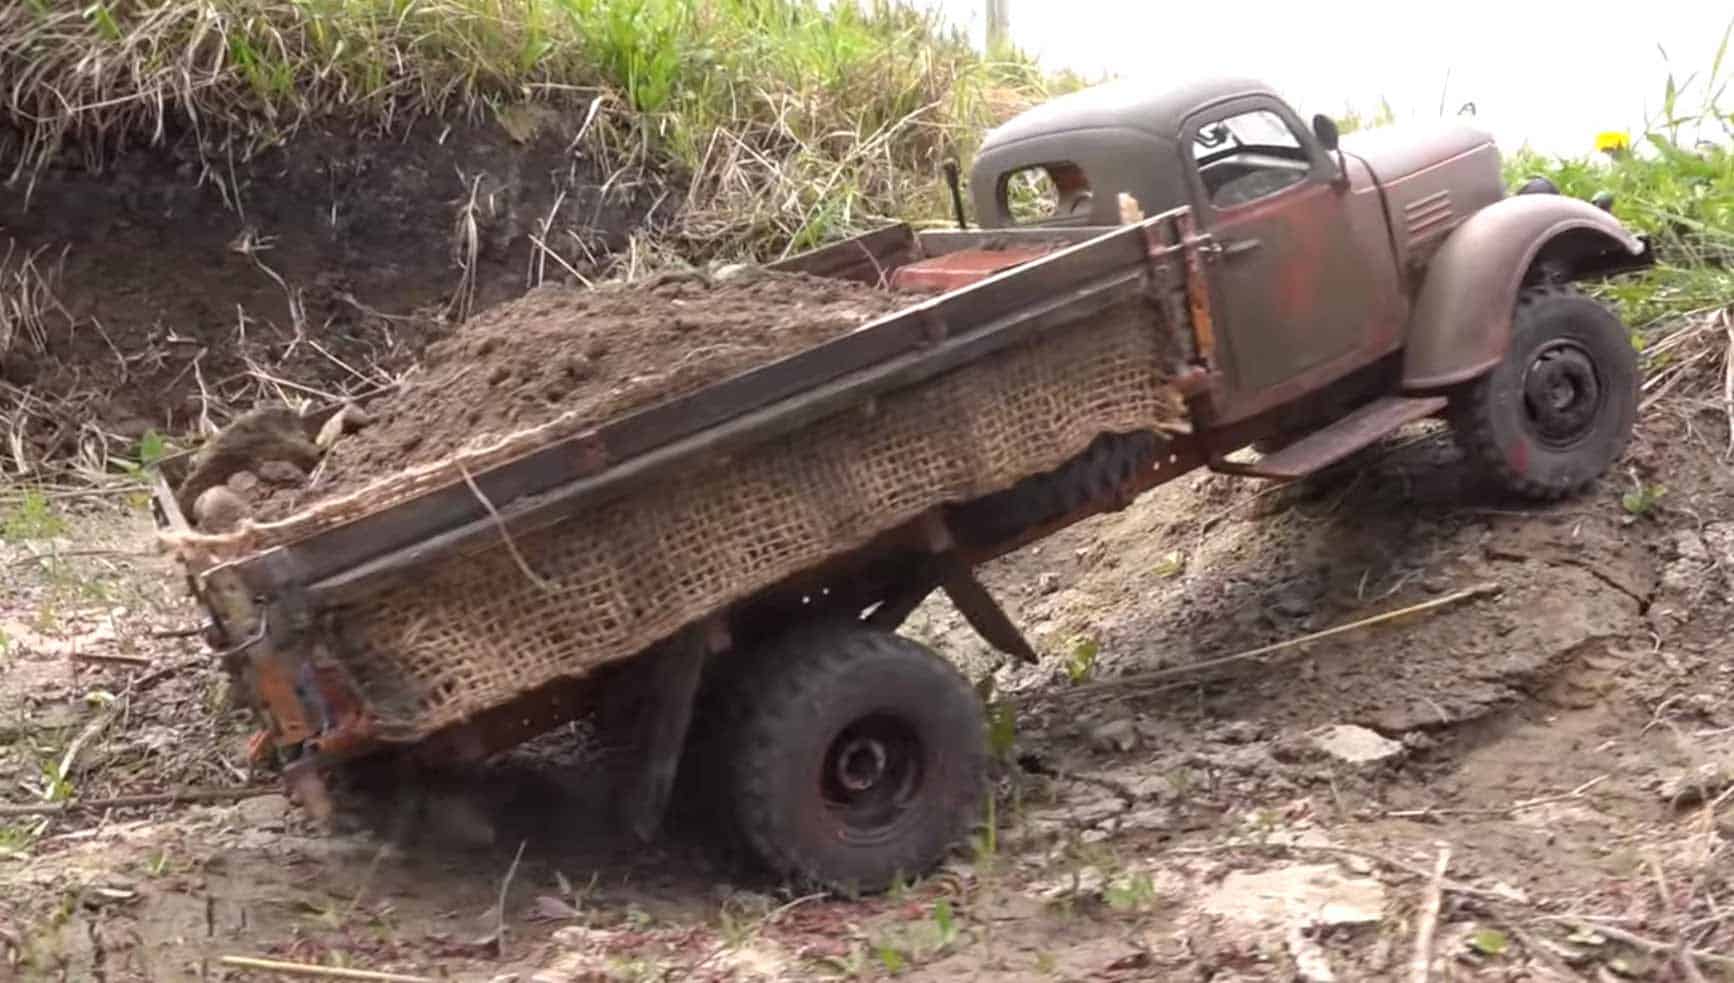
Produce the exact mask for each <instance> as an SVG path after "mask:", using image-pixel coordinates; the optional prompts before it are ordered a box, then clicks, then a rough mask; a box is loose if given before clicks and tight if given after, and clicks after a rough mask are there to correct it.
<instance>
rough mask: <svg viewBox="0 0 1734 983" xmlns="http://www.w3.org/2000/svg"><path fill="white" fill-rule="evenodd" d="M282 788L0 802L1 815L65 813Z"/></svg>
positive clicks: (225, 798)
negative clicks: (22, 802)
mask: <svg viewBox="0 0 1734 983" xmlns="http://www.w3.org/2000/svg"><path fill="white" fill-rule="evenodd" d="M280 791H282V789H280V788H279V787H278V786H275V785H249V786H246V787H243V788H189V789H182V790H180V791H177V792H152V793H149V794H146V795H117V796H114V797H113V798H107V799H68V800H66V801H65V802H43V803H38V804H35V805H24V806H15V805H0V816H64V815H66V814H68V813H73V812H89V811H91V810H94V809H136V808H138V807H140V806H162V805H181V804H183V803H191V802H235V801H239V800H241V799H256V798H258V797H259V796H261V795H272V794H275V793H277V792H280Z"/></svg>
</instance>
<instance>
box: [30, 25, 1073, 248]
mask: <svg viewBox="0 0 1734 983" xmlns="http://www.w3.org/2000/svg"><path fill="white" fill-rule="evenodd" d="M835 7H836V9H835V10H834V11H830V12H827V11H824V10H822V9H821V8H820V7H819V6H818V4H817V3H816V2H815V0H129V2H120V0H96V2H93V3H84V2H79V3H70V2H68V3H62V2H59V0H14V2H12V3H8V4H4V5H0V77H4V78H7V79H8V80H9V84H8V85H6V86H4V87H0V90H3V91H0V164H3V165H4V166H5V167H6V168H7V169H9V170H11V171H13V172H14V173H18V174H22V173H27V172H30V171H31V170H33V169H35V168H38V167H41V166H42V165H44V164H45V163H46V162H47V161H49V160H51V159H53V158H54V157H55V156H56V155H57V154H59V153H60V152H62V151H63V150H66V149H69V148H77V149H78V150H79V151H80V152H81V153H83V154H85V155H87V156H90V157H94V158H96V159H101V158H103V157H107V156H111V155H113V154H114V153H116V152H118V151H120V150H122V149H124V148H125V147H128V146H131V145H136V144H138V143H140V142H143V141H147V140H151V139H161V138H164V137H165V135H166V136H167V137H168V138H173V137H174V136H175V135H176V134H185V133H188V132H192V131H194V130H195V129H196V131H197V132H198V134H199V135H200V142H201V145H202V149H201V152H202V153H203V154H204V155H205V156H206V158H207V159H208V160H211V161H213V162H224V161H226V159H227V155H228V154H229V152H230V151H235V152H236V153H237V155H238V156H242V157H244V156H245V155H246V154H247V153H249V152H251V151H255V150H258V149H260V148H263V147H267V146H271V145H274V144H277V143H280V142H282V141H283V140H285V139H287V138H289V137H290V136H292V135H293V134H294V132H295V131H296V130H297V129H299V128H302V127H305V126H308V125H310V124H313V125H356V124H358V125H361V126H362V127H364V128H372V129H375V130H379V131H396V130H400V129H401V128H402V127H404V126H405V125H407V124H409V123H411V122H413V121H415V120H417V119H422V118H427V117H440V118H443V119H448V120H449V119H460V118H461V119H470V120H485V119H488V118H490V117H494V116H499V115H501V114H506V113H509V112H510V111H511V110H512V109H513V108H514V107H516V106H519V105H522V104H525V103H551V104H560V105H566V106H570V107H572V108H573V109H574V110H575V111H577V112H578V113H582V112H584V111H587V110H588V108H589V107H590V106H592V105H595V106H596V107H597V109H598V110H599V111H598V113H597V116H596V119H595V120H594V125H593V126H592V127H591V128H590V130H589V131H588V133H589V138H590V139H591V141H592V144H593V145H594V146H595V147H596V148H598V150H600V151H603V152H605V153H606V154H609V155H611V156H612V160H611V163H612V164H613V165H614V166H616V167H630V166H635V165H640V164H649V165H651V167H650V169H651V171H652V172H660V173H667V174H670V175H672V176H673V177H675V178H676V182H675V186H676V187H679V188H681V190H682V192H683V193H684V196H685V199H686V204H687V208H686V209H685V210H684V213H683V214H684V215H685V219H684V223H683V226H682V228H681V229H679V230H677V231H679V232H681V233H684V239H685V244H686V245H687V246H688V247H689V248H690V249H696V250H698V251H700V252H704V251H710V252H716V253H725V252H746V253H751V254H756V255H759V256H764V255H766V254H769V253H772V252H779V251H784V250H787V249H790V248H793V249H799V248H802V247H804V246H808V245H812V244H814V243H817V242H820V241H822V240H825V239H828V238H831V237H833V236H835V235H838V234H841V233H844V232H850V231H855V230H858V229H861V228H865V227H869V226H873V225H876V224H879V223H880V222H882V221H883V220H884V219H885V218H886V217H888V216H892V215H895V216H899V217H905V216H914V217H917V218H920V217H924V216H928V217H932V218H934V219H936V220H938V219H940V218H941V217H942V216H943V215H944V213H945V207H944V205H945V199H944V197H943V193H942V190H941V187H940V180H939V167H940V164H941V163H942V162H943V160H945V159H946V158H948V157H952V156H967V153H968V150H969V147H970V144H971V141H972V140H974V139H975V138H976V137H977V136H979V134H980V133H981V132H982V131H983V130H984V129H985V128H986V127H987V126H988V125H990V124H992V123H994V122H997V121H998V120H1001V119H1003V118H1005V117H1007V116H1009V115H1010V114H1011V113H1013V112H1015V111H1016V110H1018V109H1020V108H1022V107H1024V106H1026V105H1028V104H1030V103H1031V102H1034V101H1038V100H1040V99H1042V98H1045V97H1046V96H1047V95H1049V94H1050V93H1051V91H1052V90H1053V89H1054V87H1056V86H1060V87H1066V86H1070V85H1074V84H1076V83H1075V81H1073V80H1058V81H1056V80H1055V78H1054V77H1051V76H1049V75H1048V74H1046V73H1044V72H1042V71H1040V70H1038V69H1036V68H1035V67H1034V66H1033V65H1031V64H1030V63H1029V62H1028V61H1027V60H1026V59H1023V58H1021V57H1019V56H1017V55H1015V54H1009V55H1007V56H1005V57H1003V58H996V59H993V60H989V59H986V58H984V57H983V56H982V55H980V54H979V53H978V52H976V51H975V50H974V49H973V48H972V47H971V46H970V45H969V44H968V43H967V42H966V40H965V39H964V38H963V37H961V36H959V35H956V34H953V33H951V32H949V31H947V30H945V29H943V28H942V27H941V26H940V25H939V24H938V23H937V22H936V21H935V20H933V19H931V18H930V17H929V16H928V15H926V14H923V13H919V12H916V11H914V10H912V9H911V8H909V7H908V6H905V5H904V4H901V3H891V2H884V0H879V2H870V3H865V4H854V3H849V2H839V3H837V4H836V5H835ZM597 100H599V101H597ZM575 118H582V116H576V117H575ZM6 123H10V124H11V126H12V128H13V129H14V131H15V132H14V134H12V136H11V138H10V142H8V137H7V135H6V132H5V131H6V126H5V125H4V124H6ZM222 172H223V170H222V168H219V170H218V173H222Z"/></svg>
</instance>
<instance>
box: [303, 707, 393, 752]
mask: <svg viewBox="0 0 1734 983" xmlns="http://www.w3.org/2000/svg"><path fill="white" fill-rule="evenodd" d="M378 743H379V730H378V727H377V726H376V725H375V724H374V721H373V718H371V717H369V716H368V715H367V713H366V712H365V711H363V710H359V709H351V710H350V711H349V712H348V713H347V714H345V715H344V716H343V717H340V718H338V721H337V726H335V727H333V728H331V729H330V730H328V731H325V732H324V733H322V734H320V735H319V736H318V737H315V738H311V739H309V740H308V741H307V747H308V750H310V751H312V752H313V753H314V754H317V755H319V756H321V757H324V758H328V759H331V760H341V759H343V758H351V757H354V756H356V755H358V754H360V753H361V752H363V751H365V750H368V749H369V748H372V747H373V746H374V745H376V744H378Z"/></svg>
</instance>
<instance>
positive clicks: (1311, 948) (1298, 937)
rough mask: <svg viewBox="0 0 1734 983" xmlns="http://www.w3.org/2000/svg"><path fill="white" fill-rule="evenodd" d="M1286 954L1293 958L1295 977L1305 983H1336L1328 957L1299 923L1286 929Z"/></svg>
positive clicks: (1334, 973)
mask: <svg viewBox="0 0 1734 983" xmlns="http://www.w3.org/2000/svg"><path fill="white" fill-rule="evenodd" d="M1287 941H1288V952H1289V955H1291V956H1293V957H1294V968H1295V976H1296V977H1298V978H1299V979H1301V980H1304V981H1305V983H1337V974H1336V972H1335V971H1333V970H1332V969H1331V960H1330V957H1329V956H1327V955H1325V948H1324V946H1322V945H1319V943H1318V940H1317V939H1314V938H1310V937H1309V936H1308V935H1307V934H1306V929H1305V928H1303V927H1302V926H1301V924H1300V923H1299V922H1296V923H1294V924H1291V925H1290V926H1289V928H1288V939H1287Z"/></svg>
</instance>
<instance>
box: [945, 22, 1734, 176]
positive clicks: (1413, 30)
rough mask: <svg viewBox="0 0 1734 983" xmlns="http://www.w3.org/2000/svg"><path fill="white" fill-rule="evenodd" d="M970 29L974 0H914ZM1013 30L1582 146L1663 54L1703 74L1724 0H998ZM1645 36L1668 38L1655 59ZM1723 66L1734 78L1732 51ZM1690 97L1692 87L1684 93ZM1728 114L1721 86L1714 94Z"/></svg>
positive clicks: (1164, 75) (1619, 112) (1534, 142)
mask: <svg viewBox="0 0 1734 983" xmlns="http://www.w3.org/2000/svg"><path fill="white" fill-rule="evenodd" d="M923 2H924V3H925V4H926V5H927V6H930V7H937V8H939V9H941V10H943V11H944V13H945V14H946V15H947V16H948V17H950V18H952V19H953V20H954V21H955V22H956V23H958V24H961V25H966V26H968V27H970V29H971V30H972V31H973V32H974V33H975V35H976V36H977V37H978V38H979V37H980V34H981V30H982V20H983V15H984V13H985V11H986V8H987V0H923ZM1009 4H1010V11H1011V25H1012V39H1013V41H1014V42H1016V43H1017V44H1018V45H1019V46H1020V47H1022V48H1023V49H1024V50H1026V51H1028V52H1030V53H1031V54H1033V55H1035V56H1037V57H1038V58H1040V59H1041V60H1042V61H1043V62H1044V63H1046V64H1048V65H1050V66H1052V67H1056V68H1058V67H1065V68H1072V69H1075V70H1077V71H1080V72H1082V73H1083V74H1085V75H1086V76H1089V77H1096V76H1100V75H1102V74H1104V73H1114V74H1120V75H1134V76H1146V77H1149V78H1151V80H1152V84H1156V85H1161V84H1164V83H1165V82H1171V81H1173V80H1177V79H1181V78H1185V77H1188V76H1195V75H1198V74H1203V73H1224V74H1247V75H1252V76H1254V77H1256V78H1261V79H1263V80H1265V81H1266V82H1268V83H1270V84H1272V85H1274V86H1276V87H1277V88H1278V89H1279V90H1281V91H1282V92H1284V93H1285V94H1286V95H1287V97H1288V98H1289V99H1290V100H1291V101H1292V102H1294V103H1295V104H1296V108H1297V109H1298V110H1300V112H1301V115H1302V118H1306V117H1308V116H1310V115H1311V114H1312V113H1314V112H1324V113H1330V114H1333V115H1340V114H1341V113H1342V112H1343V110H1344V108H1345V107H1346V106H1347V105H1354V106H1355V107H1356V108H1358V109H1360V110H1361V111H1362V112H1363V114H1365V115H1371V113H1372V111H1373V110H1374V109H1375V108H1376V107H1377V106H1378V101H1379V99H1380V98H1381V97H1383V98H1385V99H1386V100H1388V101H1389V102H1390V104H1391V106H1392V108H1393V109H1394V110H1396V112H1397V114H1398V116H1399V118H1401V117H1405V116H1422V115H1425V116H1436V115H1437V114H1438V112H1439V105H1440V101H1441V95H1442V94H1443V98H1444V102H1445V104H1446V112H1448V113H1450V112H1456V110H1457V108H1458V107H1459V106H1461V105H1462V104H1463V103H1465V102H1470V101H1473V102H1474V103H1475V104H1476V109H1477V112H1478V124H1479V125H1480V126H1482V127H1484V128H1487V129H1489V130H1491V131H1492V132H1493V134H1494V136H1495V137H1496V138H1497V139H1498V140H1499V143H1500V145H1501V148H1502V149H1504V150H1506V151H1511V150H1515V149H1517V148H1518V146H1520V145H1521V144H1523V143H1524V142H1526V141H1527V142H1528V143H1529V144H1530V145H1531V146H1533V147H1535V148H1536V149H1538V150H1543V151H1547V152H1552V153H1563V154H1567V155H1573V156H1575V155H1579V154H1588V153H1591V152H1592V151H1593V149H1594V140H1595V135H1596V133H1598V132H1600V131H1602V130H1608V129H1627V130H1629V131H1630V132H1631V133H1632V134H1633V136H1634V137H1635V136H1636V135H1637V134H1638V133H1639V132H1641V129H1642V126H1643V123H1644V120H1645V119H1646V116H1647V115H1652V114H1656V113H1658V112H1659V109H1660V105H1661V99H1662V91H1663V85H1664V80H1665V79H1666V77H1667V73H1668V66H1669V65H1670V64H1671V65H1672V66H1673V70H1674V73H1675V76H1676V78H1677V79H1678V80H1679V81H1680V83H1681V84H1684V82H1685V80H1686V77H1687V76H1689V75H1691V74H1692V73H1694V72H1698V73H1700V81H1699V82H1698V83H1695V84H1694V86H1693V88H1692V90H1690V94H1697V95H1701V94H1702V91H1703V81H1702V77H1703V73H1707V72H1708V70H1709V66H1710V62H1711V59H1712V57H1713V56H1714V54H1715V51H1716V46H1717V44H1718V43H1719V42H1720V41H1721V38H1722V35H1723V32H1724V31H1725V30H1726V29H1727V27H1728V25H1729V23H1730V21H1731V20H1734V5H1731V4H1729V3H1727V0H1647V2H1646V0H1623V2H1609V0H1580V2H1577V3H1564V4H1561V3H1549V2H1544V0H1517V2H1502V3H1495V2H1489V0H1446V2H1442V3H1440V2H1432V3H1429V2H1426V0H1420V2H1412V3H1409V4H1401V3H1398V2H1393V0H1383V2H1375V0H1325V2H1310V3H1309V2H1304V0H1301V2H1285V3H1275V2H1270V0H1241V2H1234V3H1229V2H1222V0H1170V2H1152V0H1143V2H1140V0H1009ZM1658 45H1660V46H1661V47H1662V48H1665V49H1666V51H1667V55H1668V61H1667V62H1664V61H1663V59H1662V54H1661V52H1660V51H1659V50H1658ZM1727 61H1728V62H1729V64H1725V65H1724V66H1723V68H1722V76H1723V79H1724V80H1728V79H1729V78H1731V77H1734V52H1731V53H1730V57H1729V58H1728V59H1727ZM1682 101H1683V102H1685V103H1690V104H1693V105H1695V104H1696V103H1697V101H1700V100H1693V99H1690V98H1685V99H1683V100H1682ZM1723 107H1724V108H1725V109H1726V110H1728V111H1730V112H1734V86H1730V89H1729V92H1728V94H1727V96H1725V97H1724V99H1723Z"/></svg>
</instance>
